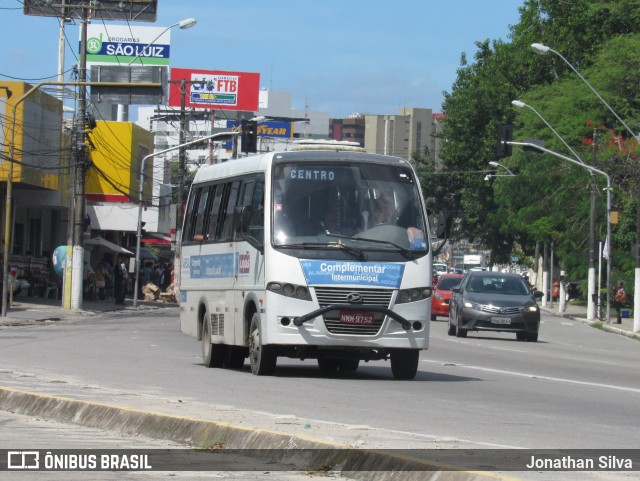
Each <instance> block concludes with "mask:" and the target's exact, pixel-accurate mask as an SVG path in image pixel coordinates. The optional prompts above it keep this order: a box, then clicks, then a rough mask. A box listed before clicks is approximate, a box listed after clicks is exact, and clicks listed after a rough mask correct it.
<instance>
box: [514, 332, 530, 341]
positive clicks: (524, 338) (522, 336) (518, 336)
mask: <svg viewBox="0 0 640 481" xmlns="http://www.w3.org/2000/svg"><path fill="white" fill-rule="evenodd" d="M516 339H517V340H518V341H520V342H524V341H527V340H529V335H528V334H527V333H526V332H516Z"/></svg>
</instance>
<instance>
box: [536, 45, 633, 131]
mask: <svg viewBox="0 0 640 481" xmlns="http://www.w3.org/2000/svg"><path fill="white" fill-rule="evenodd" d="M531 48H532V49H533V51H534V52H535V53H537V54H539V55H547V53H549V52H552V53H554V54H556V55H557V56H558V57H560V58H561V59H562V60H563V61H564V63H566V64H567V65H568V66H569V68H570V69H571V70H573V71H574V72H575V74H576V75H577V76H578V77H580V80H582V81H583V82H584V83H585V84H587V87H589V88H590V89H591V91H592V92H593V93H594V94H596V97H598V98H599V99H600V100H601V101H602V103H603V104H605V105H606V107H607V108H608V109H609V111H610V112H611V113H612V114H613V115H614V116H615V118H616V119H618V121H619V122H620V123H621V124H622V125H624V128H625V129H627V131H628V132H629V133H630V134H631V135H632V136H633V137H634V138H636V139H638V140H640V135H636V134H635V133H634V132H633V130H631V128H630V127H629V126H628V125H627V124H626V123H625V122H624V120H622V119H621V118H620V116H619V115H618V114H617V113H616V111H615V110H613V108H612V107H611V105H609V104H608V103H607V101H606V100H605V99H603V98H602V95H600V94H599V93H598V91H597V90H596V89H595V88H593V85H591V84H590V83H589V82H587V79H586V78H584V77H583V76H582V75H580V72H578V71H577V70H576V68H575V67H574V66H573V65H571V62H569V61H568V60H567V59H566V58H564V57H563V56H562V54H561V53H560V52H557V51H555V50H553V49H552V48H550V47H547V46H546V45H543V44H541V43H532V44H531Z"/></svg>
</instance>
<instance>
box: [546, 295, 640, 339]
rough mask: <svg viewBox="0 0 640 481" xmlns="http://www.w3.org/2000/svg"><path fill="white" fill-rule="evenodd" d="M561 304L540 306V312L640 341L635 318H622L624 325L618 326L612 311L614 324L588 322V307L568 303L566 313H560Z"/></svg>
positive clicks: (595, 321)
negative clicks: (596, 326) (634, 326)
mask: <svg viewBox="0 0 640 481" xmlns="http://www.w3.org/2000/svg"><path fill="white" fill-rule="evenodd" d="M559 309H560V304H559V303H558V302H554V303H553V305H550V304H547V306H546V307H542V306H540V310H541V311H542V312H546V313H547V314H553V315H555V316H560V317H566V318H568V319H573V320H575V321H579V322H584V323H585V324H590V325H602V330H604V331H607V332H613V333H616V334H621V335H623V336H627V337H630V338H632V339H637V340H640V333H638V332H635V333H634V332H633V317H628V318H624V317H623V318H622V324H616V311H615V309H611V321H612V322H608V323H607V322H601V321H599V320H598V319H594V320H593V321H589V320H587V306H581V305H576V304H573V303H572V302H568V303H567V304H566V306H565V310H564V312H559Z"/></svg>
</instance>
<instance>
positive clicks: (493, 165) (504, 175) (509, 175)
mask: <svg viewBox="0 0 640 481" xmlns="http://www.w3.org/2000/svg"><path fill="white" fill-rule="evenodd" d="M489 165H490V166H491V167H502V168H503V169H504V170H506V171H507V173H506V174H487V175H485V176H484V180H489V179H491V178H493V177H515V176H516V174H514V173H513V172H511V171H510V170H509V169H508V168H507V167H505V166H504V165H502V164H501V163H500V162H495V161H493V160H491V161H489Z"/></svg>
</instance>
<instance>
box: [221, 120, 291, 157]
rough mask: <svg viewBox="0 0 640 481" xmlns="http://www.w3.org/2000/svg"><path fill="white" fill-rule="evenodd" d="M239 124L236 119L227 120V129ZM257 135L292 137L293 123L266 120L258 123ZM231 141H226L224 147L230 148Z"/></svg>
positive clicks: (279, 137) (280, 137) (281, 137)
mask: <svg viewBox="0 0 640 481" xmlns="http://www.w3.org/2000/svg"><path fill="white" fill-rule="evenodd" d="M238 124H239V122H238V121H236V120H227V129H228V130H232V129H234V128H235V127H236V126H237V125H238ZM258 136H259V137H273V138H278V139H292V138H293V124H292V123H291V122H285V121H283V120H267V121H266V122H260V123H259V124H258ZM231 148H232V141H231V140H229V141H228V142H227V143H226V149H227V150H231Z"/></svg>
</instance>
